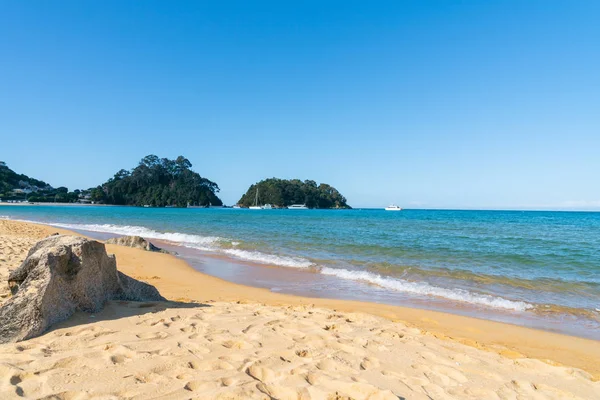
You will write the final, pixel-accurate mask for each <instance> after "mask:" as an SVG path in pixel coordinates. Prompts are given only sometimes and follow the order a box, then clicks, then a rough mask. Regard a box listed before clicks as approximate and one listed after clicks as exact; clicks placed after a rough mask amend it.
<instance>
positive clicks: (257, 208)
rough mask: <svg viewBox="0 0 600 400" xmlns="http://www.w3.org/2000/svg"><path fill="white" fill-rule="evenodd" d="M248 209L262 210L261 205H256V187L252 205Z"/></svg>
mask: <svg viewBox="0 0 600 400" xmlns="http://www.w3.org/2000/svg"><path fill="white" fill-rule="evenodd" d="M248 208H249V209H250V210H262V207H261V206H259V205H258V188H256V196H255V197H254V205H253V206H250V207H248Z"/></svg>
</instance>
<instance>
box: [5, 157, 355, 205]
mask: <svg viewBox="0 0 600 400" xmlns="http://www.w3.org/2000/svg"><path fill="white" fill-rule="evenodd" d="M219 191H220V188H219V185H218V184H217V183H215V182H213V181H211V180H209V179H207V178H204V177H202V176H200V174H198V173H197V172H194V171H192V163H191V162H190V161H189V160H188V159H187V158H185V157H183V156H179V157H177V158H176V159H174V160H170V159H168V158H159V157H157V156H156V155H153V154H151V155H148V156H146V157H144V158H142V160H141V161H140V162H139V164H138V165H137V166H136V167H135V168H133V169H131V170H130V171H129V170H125V169H121V170H119V171H118V172H117V173H116V174H115V175H114V176H113V177H112V178H110V179H109V180H108V181H106V182H104V183H103V184H101V185H98V186H96V187H92V188H89V189H84V190H80V189H76V190H74V191H72V192H71V191H69V189H68V188H66V187H59V188H54V187H52V186H51V185H49V184H47V183H46V182H43V181H40V180H37V179H33V178H30V177H28V176H26V175H23V174H17V173H16V172H14V171H13V170H11V169H10V168H9V167H8V166H7V165H6V163H4V162H1V161H0V203H4V202H7V201H8V202H11V203H10V204H12V202H19V203H20V202H27V203H44V204H46V203H63V204H81V203H83V204H107V205H128V206H138V207H142V206H143V207H173V208H175V207H176V208H185V207H199V208H202V207H223V206H224V205H223V202H222V200H221V199H220V198H219V197H218V196H217V193H219ZM259 191H260V193H261V194H260V195H259V194H258V193H259ZM258 200H260V202H261V203H262V204H271V205H273V206H274V208H286V207H288V206H290V205H292V204H303V205H305V206H306V207H307V208H318V209H350V208H351V207H350V206H349V205H348V204H347V203H346V198H345V197H344V196H343V195H342V194H341V193H340V192H339V191H338V190H337V189H335V188H334V187H332V186H330V185H328V184H326V183H321V184H320V185H317V183H316V182H315V181H312V180H305V181H301V180H299V179H292V180H284V179H277V178H271V179H266V180H262V181H260V182H258V183H256V184H254V185H251V186H250V188H249V189H248V191H247V192H246V194H244V195H243V196H242V197H241V198H240V200H239V202H238V204H237V205H238V206H239V207H242V208H247V207H250V206H252V205H253V202H256V201H258Z"/></svg>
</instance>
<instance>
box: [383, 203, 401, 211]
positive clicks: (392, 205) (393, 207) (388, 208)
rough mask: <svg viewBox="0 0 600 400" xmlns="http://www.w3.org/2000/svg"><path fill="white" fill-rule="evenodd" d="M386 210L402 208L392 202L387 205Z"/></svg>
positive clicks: (399, 209)
mask: <svg viewBox="0 0 600 400" xmlns="http://www.w3.org/2000/svg"><path fill="white" fill-rule="evenodd" d="M385 211H402V208H401V207H400V206H397V205H395V204H390V205H389V206H387V207H386V208H385Z"/></svg>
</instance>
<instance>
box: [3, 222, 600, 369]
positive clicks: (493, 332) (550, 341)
mask: <svg viewBox="0 0 600 400" xmlns="http://www.w3.org/2000/svg"><path fill="white" fill-rule="evenodd" d="M2 224H3V225H6V224H7V225H12V226H17V227H18V228H19V229H21V230H23V231H26V230H27V228H28V227H35V228H36V229H35V230H36V232H37V237H36V238H35V239H39V238H41V237H44V236H47V235H49V234H51V233H54V232H58V233H61V234H72V235H78V236H82V235H80V234H77V233H74V232H71V231H68V230H65V229H59V228H54V227H52V226H47V225H41V224H33V223H24V222H18V221H8V220H4V221H2ZM106 248H107V252H108V253H112V254H115V255H116V257H117V262H118V268H119V270H121V271H122V272H124V273H126V274H128V275H130V276H132V277H134V278H136V279H139V280H143V281H145V282H148V283H150V284H152V285H154V286H155V287H156V288H157V289H158V290H159V291H160V292H161V294H162V295H163V296H165V297H166V298H167V299H169V300H172V301H179V302H186V303H189V302H200V303H211V302H236V303H238V302H239V303H242V304H259V305H262V306H273V307H281V306H311V307H319V308H325V309H330V310H334V311H336V312H353V313H365V314H369V315H374V316H378V317H383V318H386V319H388V320H390V321H394V322H402V323H403V324H405V325H407V326H409V327H412V328H417V329H419V330H420V331H421V332H422V333H423V334H424V335H427V336H433V337H435V338H437V339H442V340H444V341H449V342H455V343H460V344H463V345H467V346H471V347H474V348H476V349H480V350H485V351H488V352H493V353H496V354H499V355H501V356H503V357H508V358H510V359H519V358H534V359H539V360H542V361H545V362H547V363H549V364H551V365H564V366H570V367H575V368H579V369H582V370H584V371H586V372H588V373H590V374H591V375H592V376H593V378H594V380H598V379H600V346H599V342H598V341H595V340H591V339H584V338H580V337H574V336H568V335H563V334H558V333H552V332H547V331H542V330H537V329H531V328H526V327H521V326H517V325H512V324H507V323H501V322H494V321H488V320H483V319H478V318H473V317H466V316H460V315H454V314H449V313H443V312H437V311H430V310H422V309H416V308H408V307H401V306H391V305H385V304H378V303H368V302H362V301H349V300H335V299H326V298H311V297H302V296H295V295H288V294H282V293H276V292H271V291H269V290H267V289H263V288H256V287H252V286H245V285H240V284H236V283H232V282H228V281H225V280H223V279H220V278H216V277H213V276H210V275H206V274H203V273H201V272H198V271H196V270H195V269H194V268H192V267H191V266H190V265H188V264H187V263H186V262H185V261H184V260H182V259H180V258H177V257H176V256H173V255H168V254H161V253H151V252H145V251H142V250H138V249H131V248H127V247H122V246H117V245H106ZM167 268H168V272H167V271H166V269H167Z"/></svg>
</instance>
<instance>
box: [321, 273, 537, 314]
mask: <svg viewBox="0 0 600 400" xmlns="http://www.w3.org/2000/svg"><path fill="white" fill-rule="evenodd" d="M321 273H322V274H323V275H331V276H336V277H338V278H341V279H347V280H353V281H362V282H368V283H372V284H374V285H377V286H380V287H382V288H385V289H390V290H395V291H398V292H404V293H411V294H417V295H429V296H436V297H442V298H445V299H449V300H454V301H459V302H463V303H470V304H477V305H482V306H487V307H493V308H499V309H504V310H515V311H525V310H528V309H530V308H533V306H532V305H531V304H528V303H525V302H522V301H513V300H508V299H504V298H502V297H495V296H490V295H486V294H476V293H471V292H469V291H467V290H463V289H446V288H442V287H438V286H433V285H430V284H428V283H425V282H410V281H406V280H403V279H394V278H389V277H384V276H381V275H378V274H374V273H371V272H367V271H349V270H347V269H337V268H329V267H324V268H322V269H321Z"/></svg>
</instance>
